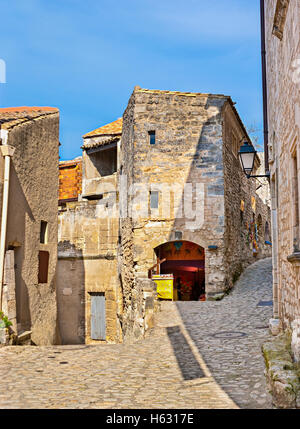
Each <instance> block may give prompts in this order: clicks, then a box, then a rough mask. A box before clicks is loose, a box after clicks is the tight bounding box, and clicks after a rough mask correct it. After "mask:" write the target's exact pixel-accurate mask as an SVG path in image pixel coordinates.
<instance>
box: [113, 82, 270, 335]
mask: <svg viewBox="0 0 300 429" xmlns="http://www.w3.org/2000/svg"><path fill="white" fill-rule="evenodd" d="M244 140H248V141H250V139H249V136H248V134H247V131H246V129H245V127H244V125H243V123H242V121H241V119H240V117H239V115H238V113H237V111H236V108H235V106H234V103H233V102H232V100H231V98H230V97H227V96H224V95H213V94H200V93H181V92H176V91H174V92H172V91H159V90H147V89H141V88H139V87H136V88H135V90H134V92H133V94H132V96H131V98H130V100H129V103H128V106H127V108H126V110H125V113H124V115H123V132H122V140H121V147H120V172H121V173H122V175H124V176H125V179H126V181H127V185H126V186H127V189H131V188H133V189H131V191H130V192H129V193H128V197H127V196H126V197H125V200H126V205H127V206H128V207H129V211H128V212H127V213H125V214H124V213H122V214H121V229H120V236H121V248H120V254H119V258H120V260H121V263H120V267H121V281H122V289H123V291H124V293H125V296H126V297H127V302H128V304H127V306H126V305H125V308H124V313H125V315H124V325H123V332H124V335H126V333H127V332H128V335H131V333H132V332H134V331H135V329H137V328H136V327H135V325H136V324H137V323H138V322H137V321H138V320H139V317H137V316H136V311H135V309H134V299H136V298H135V297H138V296H139V295H140V294H139V284H140V280H141V279H144V278H145V277H146V276H147V273H148V271H149V269H150V268H151V267H153V266H157V265H159V271H160V273H163V274H167V273H173V275H174V277H175V278H178V277H180V279H181V280H182V279H183V280H185V283H187V284H188V283H191V282H192V288H194V287H197V283H198V287H199V284H200V283H202V286H203V282H204V288H205V294H206V297H207V298H210V297H214V296H218V295H220V293H223V292H225V291H227V290H228V289H230V288H231V287H232V286H233V283H234V281H235V280H236V279H237V278H238V277H239V275H240V274H241V272H242V271H243V269H244V268H245V267H246V266H247V265H248V264H250V263H251V262H253V261H254V260H255V258H259V257H263V256H268V255H270V251H271V249H270V246H269V245H267V244H265V241H266V240H265V228H266V226H267V225H269V224H270V217H269V208H268V206H267V205H266V204H264V203H263V202H262V201H261V199H260V198H259V196H258V195H257V193H256V187H257V182H256V180H248V179H247V178H246V177H245V175H244V173H243V171H242V169H241V167H240V163H239V160H238V151H239V148H240V145H241V144H242V142H243V141H244ZM259 165H260V161H259V158H258V157H257V158H256V164H255V168H259ZM136 193H139V197H140V198H138V201H137V203H135V200H136V199H137V196H136ZM132 194H133V195H132ZM122 195H123V196H124V195H126V194H125V193H124V192H121V193H120V203H122ZM189 204H190V206H189ZM130 207H131V212H130ZM141 207H143V208H145V207H146V210H144V211H143V210H141ZM125 211H126V210H125ZM194 246H196V248H197V250H198V257H196V256H195V247H194ZM191 274H193V276H192V275H191Z"/></svg>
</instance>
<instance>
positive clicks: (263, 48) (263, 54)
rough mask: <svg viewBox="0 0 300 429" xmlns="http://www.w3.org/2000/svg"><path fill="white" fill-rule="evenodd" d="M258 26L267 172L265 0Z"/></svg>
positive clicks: (262, 4)
mask: <svg viewBox="0 0 300 429" xmlns="http://www.w3.org/2000/svg"><path fill="white" fill-rule="evenodd" d="M260 27H261V67H262V90H263V118H264V151H265V173H266V174H267V173H268V172H269V146H268V143H269V127H268V102H267V100H268V99H267V65H266V29H265V0H260Z"/></svg>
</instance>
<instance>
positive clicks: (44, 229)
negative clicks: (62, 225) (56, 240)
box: [40, 220, 48, 244]
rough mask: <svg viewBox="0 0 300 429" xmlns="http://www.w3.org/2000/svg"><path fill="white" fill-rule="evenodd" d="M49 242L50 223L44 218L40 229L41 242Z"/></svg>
mask: <svg viewBox="0 0 300 429" xmlns="http://www.w3.org/2000/svg"><path fill="white" fill-rule="evenodd" d="M47 242H48V223H47V222H45V221H44V220H42V221H41V229H40V243H42V244H47Z"/></svg>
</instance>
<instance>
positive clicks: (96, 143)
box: [81, 136, 121, 149]
mask: <svg viewBox="0 0 300 429" xmlns="http://www.w3.org/2000/svg"><path fill="white" fill-rule="evenodd" d="M120 138H121V136H113V137H108V138H104V139H103V140H100V141H94V140H87V141H86V142H85V143H84V144H83V145H82V146H81V149H92V148H95V147H99V146H106V145H108V144H111V143H115V142H117V141H118V140H120Z"/></svg>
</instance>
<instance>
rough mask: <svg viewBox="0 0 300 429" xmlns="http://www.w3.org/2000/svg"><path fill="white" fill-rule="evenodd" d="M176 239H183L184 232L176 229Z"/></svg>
mask: <svg viewBox="0 0 300 429" xmlns="http://www.w3.org/2000/svg"><path fill="white" fill-rule="evenodd" d="M175 240H182V232H181V231H175Z"/></svg>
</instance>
